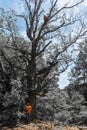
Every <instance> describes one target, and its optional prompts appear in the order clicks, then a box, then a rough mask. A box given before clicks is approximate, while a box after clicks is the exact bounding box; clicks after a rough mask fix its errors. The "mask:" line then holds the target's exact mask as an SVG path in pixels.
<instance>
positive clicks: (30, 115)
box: [27, 113, 32, 122]
mask: <svg viewBox="0 0 87 130" xmlns="http://www.w3.org/2000/svg"><path fill="white" fill-rule="evenodd" d="M27 121H28V122H31V121H32V114H31V113H27Z"/></svg>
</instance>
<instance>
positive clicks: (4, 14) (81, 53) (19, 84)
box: [0, 0, 87, 125]
mask: <svg viewBox="0 0 87 130" xmlns="http://www.w3.org/2000/svg"><path fill="white" fill-rule="evenodd" d="M58 2H59V1H58V0H54V1H53V0H49V7H48V8H47V9H46V7H45V5H46V1H45V0H24V1H23V4H24V7H25V12H24V13H23V14H20V13H19V14H18V13H17V12H16V11H14V10H11V9H10V10H8V11H5V9H3V8H2V7H0V114H1V115H0V122H1V123H2V122H4V124H7V125H8V124H11V123H13V124H17V120H18V119H22V120H23V121H24V120H26V111H25V106H26V104H27V103H28V102H29V103H30V104H31V106H32V108H33V112H32V113H33V120H34V119H36V118H37V111H38V112H39V108H38V106H39V105H38V104H40V103H39V101H40V100H39V98H40V99H41V98H43V97H45V96H47V95H48V93H49V92H53V91H55V90H56V89H57V88H58V92H59V93H60V91H61V90H59V87H58V86H59V85H58V80H59V75H60V74H61V73H63V72H64V71H65V70H67V68H68V67H69V66H70V65H71V63H72V62H73V63H74V67H73V68H72V70H71V72H70V74H69V80H70V84H72V85H77V84H78V85H80V84H86V83H87V54H86V53H87V40H86V35H87V26H86V23H87V20H86V16H85V15H84V14H83V15H82V14H80V13H79V14H78V15H74V14H73V11H74V8H75V7H77V6H80V5H81V4H82V3H83V2H84V0H81V1H77V2H75V3H73V4H70V2H66V3H65V4H64V5H63V6H62V7H60V6H59V5H58ZM69 11H70V12H71V13H68V12H69ZM18 21H19V22H20V25H21V24H22V22H24V25H23V26H24V27H25V30H26V35H27V39H26V38H23V37H22V36H21V35H20V28H22V27H21V26H19V25H18ZM75 46H78V49H77V50H75ZM73 52H78V54H77V57H76V58H74V56H73ZM74 55H75V53H74ZM62 94H64V93H63V92H62ZM54 96H55V95H54ZM55 97H56V99H57V96H55ZM50 98H51V95H50ZM48 100H49V98H48ZM57 100H59V101H60V99H57ZM53 101H54V100H52V102H51V103H50V104H51V105H52V104H53ZM55 101H56V100H55ZM67 101H69V100H67ZM40 102H43V100H41V101H40ZM54 104H56V103H54ZM42 106H43V105H42ZM52 106H53V105H52ZM39 107H40V106H39ZM43 107H44V106H43ZM53 107H55V106H53ZM57 108H58V106H57ZM48 109H49V108H48ZM48 111H49V110H48ZM53 111H54V110H53V108H52V112H53ZM52 112H51V113H52ZM42 113H43V112H42ZM48 115H49V114H48ZM42 117H43V116H42ZM42 117H41V118H42ZM39 118H40V116H39ZM8 120H9V121H8ZM41 120H43V118H42V119H41ZM48 120H49V119H48ZM50 120H51V119H50ZM53 120H54V119H53Z"/></svg>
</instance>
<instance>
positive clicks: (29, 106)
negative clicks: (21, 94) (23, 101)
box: [26, 103, 32, 122]
mask: <svg viewBox="0 0 87 130" xmlns="http://www.w3.org/2000/svg"><path fill="white" fill-rule="evenodd" d="M26 112H27V120H28V121H29V122H31V116H32V106H31V105H30V103H27V105H26Z"/></svg>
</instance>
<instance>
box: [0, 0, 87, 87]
mask: <svg viewBox="0 0 87 130" xmlns="http://www.w3.org/2000/svg"><path fill="white" fill-rule="evenodd" d="M46 1H47V2H48V1H49V0H46ZM67 1H70V2H69V4H70V5H72V4H73V3H75V2H76V1H78V0H59V3H58V6H63V5H64V4H65V3H66V2H67ZM0 7H2V8H4V9H6V10H8V9H9V8H11V9H14V10H16V11H17V12H20V13H23V12H24V7H23V3H22V0H0ZM83 11H84V12H85V13H86V11H87V0H84V3H83V4H81V6H80V7H76V8H75V9H74V13H75V14H77V13H79V12H83ZM21 33H22V34H23V35H24V36H25V31H24V30H22V32H21ZM68 72H70V68H68V70H67V71H66V72H64V73H62V74H61V75H60V80H59V85H60V88H64V87H65V86H67V85H68V83H69V81H68V77H67V74H68Z"/></svg>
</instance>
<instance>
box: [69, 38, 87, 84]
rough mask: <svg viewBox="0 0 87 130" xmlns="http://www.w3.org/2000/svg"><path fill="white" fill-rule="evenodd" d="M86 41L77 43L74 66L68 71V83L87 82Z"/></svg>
mask: <svg viewBox="0 0 87 130" xmlns="http://www.w3.org/2000/svg"><path fill="white" fill-rule="evenodd" d="M86 52H87V42H86V40H84V41H83V42H81V44H80V45H79V53H78V55H77V58H76V60H75V61H74V63H75V66H74V67H73V68H72V70H71V73H70V83H71V84H74V85H77V84H78V85H80V84H86V83H87V53H86Z"/></svg>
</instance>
